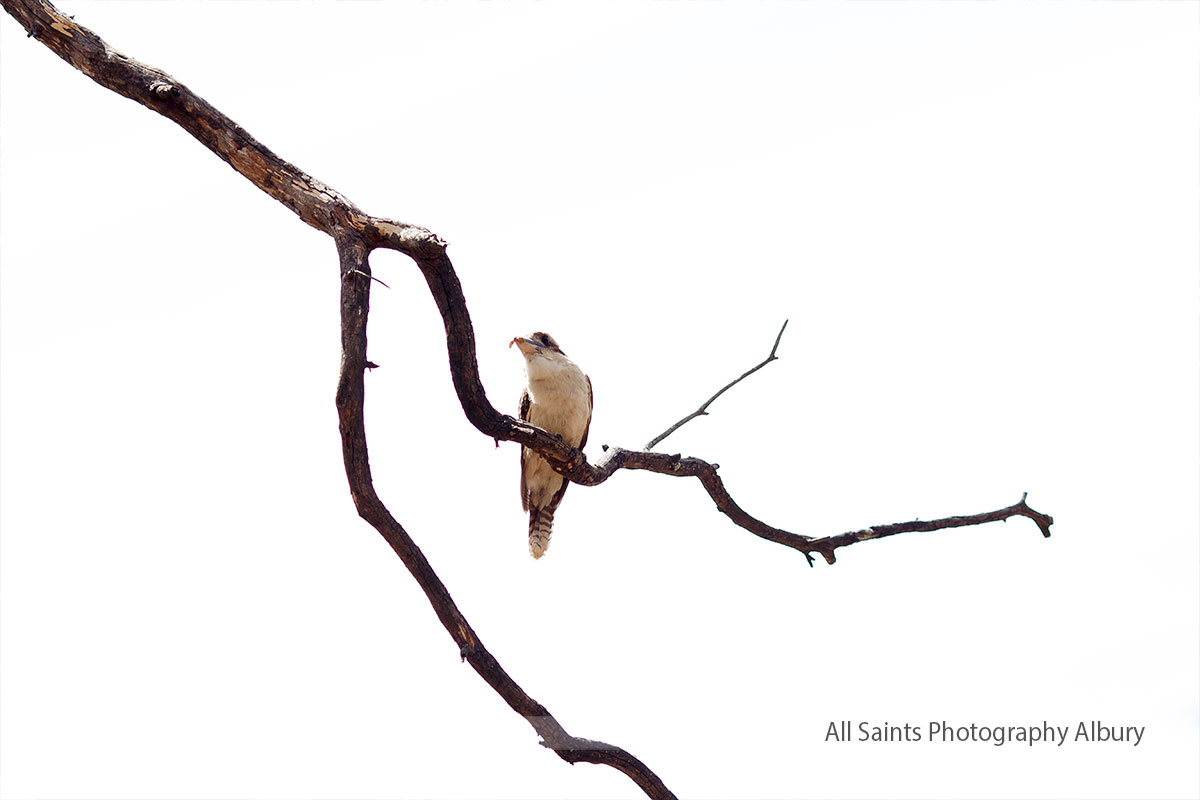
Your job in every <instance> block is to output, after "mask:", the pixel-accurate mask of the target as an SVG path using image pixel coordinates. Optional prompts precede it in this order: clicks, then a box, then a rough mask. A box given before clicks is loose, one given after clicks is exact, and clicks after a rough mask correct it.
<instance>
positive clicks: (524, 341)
mask: <svg viewBox="0 0 1200 800" xmlns="http://www.w3.org/2000/svg"><path fill="white" fill-rule="evenodd" d="M514 344H515V345H516V346H517V349H518V350H520V351H521V352H522V353H524V354H525V357H526V358H528V357H529V356H533V355H540V356H548V355H549V354H550V353H557V354H558V355H560V356H565V355H566V353H564V352H563V351H562V348H561V347H559V346H558V342H556V341H554V337H553V336H551V335H550V334H548V333H544V332H542V331H534V332H533V333H531V334H529V335H528V336H518V337H516V338H515V339H513V340H512V341H511V342H509V343H508V346H509V347H512V346H513V345H514Z"/></svg>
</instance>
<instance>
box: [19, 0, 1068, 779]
mask: <svg viewBox="0 0 1200 800" xmlns="http://www.w3.org/2000/svg"><path fill="white" fill-rule="evenodd" d="M0 3H2V4H3V6H4V8H5V9H6V10H7V11H8V12H9V13H10V14H11V15H12V16H13V17H15V18H16V19H17V20H18V21H19V22H20V23H21V24H22V25H23V26H24V27H25V28H26V30H28V31H29V33H30V35H31V36H34V37H36V38H37V39H38V40H39V41H41V42H42V43H43V44H45V45H46V46H47V47H49V48H50V49H51V50H53V51H54V52H55V53H57V54H58V55H59V56H60V57H62V58H63V59H64V60H66V61H67V62H68V63H70V64H71V65H72V66H74V67H75V68H77V69H78V70H80V71H81V72H83V73H84V74H86V75H88V76H89V77H91V78H92V79H93V80H95V81H96V82H97V83H99V84H101V85H102V86H105V87H107V88H109V89H111V90H113V91H115V92H117V93H118V94H121V95H123V96H125V97H128V98H130V99H132V100H134V101H136V102H138V103H140V104H142V105H144V106H146V107H147V108H150V109H152V110H153V111H156V112H158V113H159V114H162V115H163V116H165V117H167V118H168V119H171V120H173V121H174V122H176V123H177V124H178V125H179V126H180V127H182V128H183V129H184V130H186V131H187V132H188V133H190V134H192V136H194V137H195V138H196V139H197V140H199V141H200V142H201V143H202V144H203V145H204V146H205V147H207V148H208V149H210V150H211V151H213V152H214V153H215V154H216V155H217V156H218V157H219V158H221V159H222V160H223V161H225V162H226V163H228V164H229V165H230V166H231V167H233V169H235V170H236V171H237V172H239V173H240V174H241V175H243V176H244V177H245V178H246V179H247V180H249V181H251V182H252V183H253V184H254V185H255V186H258V187H259V188H260V189H262V190H263V191H264V192H266V193H267V194H268V195H270V196H271V197H273V198H275V199H276V200H278V201H279V202H281V203H283V204H284V205H285V206H287V207H288V208H290V209H292V210H293V211H294V212H295V213H296V214H297V215H298V216H299V217H300V218H301V219H302V220H303V221H304V222H305V223H307V224H309V225H311V226H313V227H314V228H317V229H318V230H321V231H324V232H325V233H328V234H329V235H330V236H332V237H334V239H335V241H336V243H337V247H338V253H339V260H340V265H341V274H342V346H343V356H342V370H341V377H340V380H339V383H338V390H337V408H338V418H339V426H340V428H341V433H342V441H343V457H344V460H345V466H346V474H347V478H348V480H349V483H350V491H351V495H352V496H353V499H354V503H355V507H356V508H357V509H358V512H359V514H360V515H361V516H362V517H363V518H364V519H366V520H367V521H368V522H369V523H370V524H371V525H373V526H374V527H375V528H376V529H377V530H379V532H380V533H381V534H382V535H383V537H384V539H386V540H387V542H388V544H389V545H391V547H392V548H393V549H394V550H395V551H396V554H397V555H398V556H399V557H400V559H401V560H402V561H403V562H404V564H405V566H406V567H408V569H409V571H410V572H411V573H412V574H413V577H414V578H415V579H416V580H417V582H418V583H419V584H420V585H421V588H422V589H423V590H424V591H425V594H426V596H427V597H428V598H429V601H430V603H431V605H433V607H434V610H435V612H436V613H437V615H438V618H439V619H440V620H441V621H442V624H443V625H444V626H445V627H446V630H447V631H448V632H449V633H450V635H451V637H453V638H454V640H455V642H456V643H458V645H459V649H460V652H461V653H462V655H463V658H464V659H465V660H466V661H468V662H469V663H470V664H471V666H472V667H473V668H474V669H475V670H476V671H477V672H478V673H479V674H480V676H481V677H483V679H484V680H485V681H487V682H488V684H489V685H490V686H492V688H493V689H495V691H496V692H497V693H498V694H500V696H501V697H503V698H504V699H505V701H506V702H507V703H508V704H509V706H510V707H512V708H513V709H514V710H515V711H517V712H518V713H520V714H522V715H523V716H525V718H526V719H527V720H529V722H530V724H531V725H532V726H533V727H534V729H535V730H536V731H537V732H538V733H539V735H541V737H542V739H543V743H544V744H545V745H546V746H548V747H551V748H553V749H554V750H555V752H557V753H558V755H559V756H560V757H561V758H563V759H564V760H566V761H569V762H576V761H588V762H591V763H598V764H608V765H609V766H613V767H615V768H616V769H619V770H621V771H622V772H624V773H625V774H627V775H629V776H630V777H631V778H633V780H634V781H635V782H637V784H638V785H639V786H640V787H641V788H642V789H643V790H644V791H645V792H646V793H647V794H648V795H649V796H651V797H673V795H672V794H671V793H670V791H669V790H668V789H667V788H666V787H665V786H664V785H663V783H662V781H661V780H659V778H658V777H657V776H656V775H654V773H653V772H651V771H650V770H649V769H647V768H646V766H645V765H644V764H642V763H641V762H640V761H638V760H637V759H636V758H634V757H633V756H632V755H630V754H628V753H626V752H625V751H623V750H620V749H619V748H615V747H612V746H610V745H605V744H603V743H598V742H592V741H590V740H587V739H579V738H576V737H572V736H570V735H569V734H567V733H566V732H565V731H564V730H563V729H562V727H561V726H560V725H559V724H558V722H557V721H555V720H554V718H553V717H552V716H550V714H549V713H548V712H547V711H546V709H545V708H544V707H543V706H541V705H540V704H538V703H537V702H535V701H534V700H533V699H532V698H531V697H529V695H528V694H526V693H525V692H524V690H522V689H521V688H520V687H519V686H518V685H517V684H516V683H515V682H514V681H513V680H512V678H510V677H509V676H508V675H507V673H505V672H504V670H503V669H501V667H500V665H499V664H498V663H497V662H496V660H495V659H494V658H493V657H492V656H491V654H490V653H488V651H487V650H486V649H485V648H484V647H483V645H482V643H480V641H479V639H478V637H477V636H476V635H475V632H474V631H473V630H472V629H471V627H470V625H468V624H467V621H466V619H465V618H464V617H463V616H462V614H461V612H460V611H459V610H458V608H457V607H456V606H455V604H454V602H453V600H452V598H451V597H450V594H449V592H447V591H446V588H445V586H443V585H442V583H441V581H440V580H439V579H438V577H437V575H436V574H435V573H434V572H433V569H432V567H431V566H430V565H429V563H428V561H426V560H425V557H424V555H423V554H422V553H421V551H420V549H419V548H417V546H416V544H415V543H414V542H413V540H412V539H411V538H410V537H409V535H408V534H407V533H406V532H405V531H404V529H403V528H402V527H401V526H400V524H399V523H398V522H397V521H396V520H395V519H394V518H393V517H392V516H391V514H390V513H389V512H388V511H387V509H386V508H385V507H384V505H383V503H382V502H381V501H380V500H379V498H378V496H377V495H376V494H375V490H374V488H373V485H372V483H371V473H370V465H369V463H368V458H367V445H366V433H365V425H364V422H363V417H362V409H363V396H364V387H363V370H364V369H365V367H366V366H367V364H368V362H367V359H366V322H367V312H368V308H369V290H370V283H371V281H370V268H369V266H368V264H367V256H368V254H369V253H370V251H371V250H373V249H374V248H377V247H384V248H388V249H393V250H397V251H399V252H402V253H405V254H407V255H408V256H410V257H411V258H412V259H413V260H414V261H415V262H416V264H417V266H418V267H419V268H420V270H421V273H422V274H423V275H424V277H425V281H426V283H427V285H428V286H429V290H430V293H431V294H432V295H433V298H434V301H435V302H436V303H437V306H438V310H439V311H440V312H441V314H442V319H443V322H444V325H445V330H446V347H447V352H448V354H449V359H450V372H451V376H452V380H453V382H454V388H455V391H456V392H457V394H458V398H459V402H460V404H461V405H462V408H463V411H464V413H465V414H466V416H467V419H468V420H469V421H470V422H471V424H472V425H474V426H475V427H476V428H478V429H479V430H480V431H481V432H482V433H484V434H485V435H487V436H489V437H491V438H494V439H496V440H497V441H499V440H506V441H513V442H518V443H520V444H523V445H525V446H526V447H529V448H531V449H533V450H534V451H536V452H537V453H539V454H541V455H542V456H543V457H544V458H545V459H546V460H547V461H548V462H550V463H551V464H552V465H553V466H554V467H555V469H557V470H558V471H559V472H561V473H562V474H563V475H565V476H566V477H568V478H569V479H570V480H572V481H574V482H575V483H581V484H584V485H591V486H594V485H597V484H600V483H603V482H604V481H605V480H607V479H608V478H609V477H610V476H611V475H612V474H614V473H615V472H616V471H617V470H618V469H640V470H649V471H652V472H658V473H661V474H664V475H674V476H690V477H695V478H697V479H698V480H699V481H700V483H701V484H702V485H703V486H704V488H705V490H706V491H707V492H708V493H709V496H710V497H711V498H712V500H713V502H714V503H715V504H716V506H717V508H719V509H720V510H721V511H722V512H723V513H725V514H726V515H727V516H729V518H730V519H731V520H733V522H734V523H736V524H737V525H739V526H741V527H742V528H745V529H746V530H748V531H750V532H751V533H754V534H756V535H758V536H761V537H763V538H765V539H768V540H770V541H773V542H778V543H779V544H783V545H786V546H788V547H792V548H794V549H796V550H799V551H800V552H803V553H805V555H806V556H808V557H809V561H810V563H811V561H812V558H811V553H813V552H817V553H820V554H821V555H822V556H824V558H825V559H826V561H828V562H829V563H833V561H834V551H835V550H836V549H837V548H839V547H845V546H848V545H851V544H854V543H856V542H860V541H866V540H868V539H878V538H881V537H883V536H892V535H895V534H898V533H905V532H909V531H922V530H937V529H940V528H951V527H959V526H963V525H977V524H981V523H984V522H992V521H997V520H1002V519H1007V518H1009V517H1011V516H1026V517H1029V518H1030V519H1032V520H1034V522H1036V523H1037V525H1038V527H1039V528H1040V529H1041V531H1042V533H1043V535H1045V536H1049V535H1050V525H1051V524H1052V523H1053V520H1052V519H1051V518H1050V517H1049V516H1047V515H1044V514H1041V513H1039V512H1036V511H1033V510H1032V509H1031V508H1029V506H1027V505H1026V504H1025V501H1024V498H1022V501H1021V502H1020V503H1017V504H1016V505H1014V506H1009V507H1008V508H1004V509H1000V510H998V511H992V512H985V513H982V514H975V515H971V516H964V517H949V518H946V519H942V520H932V521H928V522H911V523H899V524H894V525H879V526H874V527H872V528H867V529H864V530H861V531H852V532H848V533H843V534H840V535H838V536H831V537H824V538H819V539H814V538H810V537H806V536H802V535H799V534H795V533H791V532H788V531H785V530H782V529H779V528H775V527H772V526H770V525H767V524H766V523H764V522H762V521H760V520H758V519H756V518H754V517H752V516H750V515H749V514H747V513H746V512H745V511H744V510H743V509H742V508H741V507H740V506H738V504H737V503H736V502H735V501H734V500H733V498H732V497H731V496H730V495H729V493H728V492H727V491H726V490H725V486H724V484H723V482H722V481H721V479H720V477H719V476H718V475H717V465H715V464H710V463H708V462H706V461H702V460H700V459H696V458H681V457H680V456H679V455H668V454H665V453H652V452H644V451H630V450H624V449H620V448H612V449H610V450H609V451H608V454H607V456H606V458H605V459H604V461H603V462H602V463H601V464H600V465H592V464H590V463H588V461H587V459H586V457H585V456H584V455H583V453H582V452H581V451H579V450H576V449H574V448H571V447H569V446H568V445H566V444H565V443H563V442H562V440H561V439H559V438H558V437H557V436H552V435H550V434H548V433H547V432H546V431H544V430H542V429H540V428H537V427H534V426H532V425H530V424H528V423H525V422H522V421H520V420H516V419H514V418H512V417H510V416H508V415H506V414H501V413H500V412H498V411H497V410H496V409H495V408H494V407H493V406H492V404H491V403H490V402H489V401H488V399H487V395H486V393H485V392H484V389H483V385H482V383H481V381H480V378H479V366H478V362H477V359H476V354H475V333H474V329H473V327H472V325H471V318H470V314H469V313H468V312H467V304H466V299H465V297H464V296H463V291H462V286H461V285H460V283H459V281H458V276H457V274H456V273H455V271H454V267H453V265H452V264H451V262H450V259H449V257H448V256H447V255H446V243H445V242H444V241H442V240H441V239H440V238H438V237H437V236H435V235H434V234H433V233H431V232H430V231H428V230H426V229H424V228H421V227H418V226H415V225H408V224H405V223H400V222H395V221H391V220H386V219H382V218H379V217H372V216H370V215H367V214H365V213H363V212H362V211H361V210H360V209H358V208H357V207H356V206H355V205H354V204H353V203H351V202H350V201H349V200H347V199H346V198H345V197H343V196H342V195H341V194H339V193H338V192H336V191H334V190H333V189H331V188H329V187H328V186H326V185H325V184H323V183H320V182H319V181H316V180H314V179H313V178H311V177H310V176H308V175H307V174H305V173H304V172H302V171H301V170H299V169H297V168H296V167H295V166H294V165H292V164H290V163H288V162H286V161H284V160H283V159H281V158H279V157H278V156H276V155H275V154H274V153H272V152H271V151H270V150H269V149H267V148H266V147H265V146H263V145H262V144H261V143H259V142H258V141H256V140H255V139H254V138H253V137H252V136H250V134H248V133H247V132H246V131H245V130H243V129H242V128H241V127H240V126H238V125H237V124H236V123H235V122H233V120H231V119H229V118H228V117H226V116H225V115H224V114H222V113H220V112H219V111H217V110H216V109H215V108H213V107H212V106H211V105H209V104H208V103H207V102H206V101H204V100H203V99H202V98H200V97H198V96H197V95H195V94H194V93H193V92H191V90H189V89H188V88H187V87H185V86H183V85H182V84H181V83H179V82H178V81H176V80H174V79H173V78H171V77H170V76H169V75H167V74H166V73H164V72H161V71H160V70H157V69H154V68H152V67H148V66H146V65H144V64H140V63H138V62H137V61H134V60H133V59H130V58H128V57H126V56H124V55H122V54H120V53H118V52H116V51H115V50H112V49H111V48H110V47H109V46H108V45H107V44H106V43H105V42H104V41H103V40H102V39H100V38H99V37H98V36H96V35H95V34H94V33H92V32H91V31H89V30H87V29H86V28H83V27H82V26H79V25H77V24H75V22H74V21H72V20H71V19H69V18H68V17H65V16H64V15H62V14H61V13H59V12H58V10H57V9H55V8H54V7H53V6H51V5H50V4H49V3H45V2H39V0H0ZM785 325H786V323H785ZM782 334H783V331H782V329H781V330H780V336H782ZM778 344H779V337H776V342H775V345H776V347H778ZM774 358H775V348H772V351H771V355H770V356H769V357H768V359H767V360H766V361H765V362H763V363H762V364H760V365H758V366H757V367H755V368H754V369H752V370H750V371H749V372H747V373H746V374H745V375H743V376H742V377H741V378H738V380H737V381H734V382H733V383H731V384H729V385H728V386H726V387H725V388H724V389H722V390H721V391H720V392H718V393H717V394H716V395H714V396H713V397H712V398H710V400H709V401H708V403H706V404H705V405H704V406H702V407H701V409H700V412H703V411H705V409H706V408H707V405H708V404H709V403H711V402H712V401H713V400H715V399H716V398H717V397H719V396H720V394H721V393H722V392H724V391H726V390H727V389H728V388H729V387H730V386H732V385H734V384H736V383H737V382H738V381H740V380H742V379H743V378H745V377H746V376H747V375H749V374H751V373H753V372H755V371H757V370H758V369H760V368H761V367H763V366H765V365H766V364H767V363H769V362H770V361H771V360H773V359H774ZM694 416H699V414H696V415H694ZM686 421H687V420H686V419H685V420H681V421H680V422H679V423H677V424H676V426H675V427H674V428H672V429H671V430H674V429H677V428H678V427H679V425H682V424H683V423H684V422H686ZM670 432H671V431H670V430H669V431H667V433H670ZM664 435H665V434H664ZM661 438H662V437H660V438H659V440H658V441H661Z"/></svg>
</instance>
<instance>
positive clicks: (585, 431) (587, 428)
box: [579, 375, 592, 450]
mask: <svg viewBox="0 0 1200 800" xmlns="http://www.w3.org/2000/svg"><path fill="white" fill-rule="evenodd" d="M583 379H584V380H585V381H587V385H588V421H587V425H584V426H583V438H582V439H580V440H579V449H580V450H582V449H583V446H584V445H585V444H587V437H588V432H589V431H591V429H592V379H591V378H589V377H588V376H587V375H584V376H583Z"/></svg>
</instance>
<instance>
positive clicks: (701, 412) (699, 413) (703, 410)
mask: <svg viewBox="0 0 1200 800" xmlns="http://www.w3.org/2000/svg"><path fill="white" fill-rule="evenodd" d="M787 324H788V321H787V320H786V319H785V320H784V321H783V328H780V329H779V335H778V336H776V337H775V344H774V345H773V346H772V347H771V354H770V355H769V356H767V358H766V360H765V361H763V362H762V363H761V364H759V365H758V366H756V367H754V368H752V369H748V370H746V371H745V372H744V373H742V376H741V377H740V378H738V379H736V380H733V381H730V382H729V383H727V384H725V386H724V387H722V388H721V390H720V391H719V392H717V393H716V394H714V395H713V396H712V397H710V398H708V400H707V401H705V403H704V405H702V406H700V407H699V408H698V409H696V410H695V411H693V412H692V413H690V414H688V415H687V416H686V417H684V418H683V419H681V420H679V422H676V423H675V424H674V425H672V426H671V427H669V428H667V429H666V430H665V431H663V432H662V433H660V434H659V435H658V436H655V437H654V438H653V439H651V440H650V441H648V442H646V446H645V447H644V448H642V449H643V450H651V449H653V448H654V445H656V444H658V443H659V442H661V441H662V440H663V439H665V438H667V437H668V436H670V435H671V434H672V433H674V432H675V431H677V430H679V429H680V428H682V427H683V426H684V425H686V424H687V423H689V422H691V421H692V420H694V419H695V418H696V417H704V416H708V407H709V406H711V405H712V403H713V401H714V400H716V399H717V398H718V397H720V396H721V395H723V394H725V392H727V391H729V390H730V389H732V388H733V387H734V386H736V385H737V384H739V383H741V382H742V381H744V380H745V379H746V378H748V377H750V376H751V375H753V374H754V373H756V372H758V371H759V370H760V369H762V368H763V367H765V366H766V365H767V364H770V363H771V362H772V361H774V360H775V351H776V350H778V349H779V340H780V339H782V338H783V329H784V328H786V327H787Z"/></svg>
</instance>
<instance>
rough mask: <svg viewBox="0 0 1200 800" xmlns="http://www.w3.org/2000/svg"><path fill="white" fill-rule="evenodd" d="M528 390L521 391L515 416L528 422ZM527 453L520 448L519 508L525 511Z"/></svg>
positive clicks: (527, 501) (527, 507) (527, 498)
mask: <svg viewBox="0 0 1200 800" xmlns="http://www.w3.org/2000/svg"><path fill="white" fill-rule="evenodd" d="M529 406H530V400H529V390H528V389H526V390H525V391H523V392H521V401H520V402H519V403H518V404H517V416H519V417H520V418H521V420H522V421H523V422H529ZM527 453H529V451H528V450H526V449H525V448H524V447H522V448H521V508H522V509H524V510H525V511H528V510H529V487H528V486H526V485H525V458H526V454H527Z"/></svg>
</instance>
